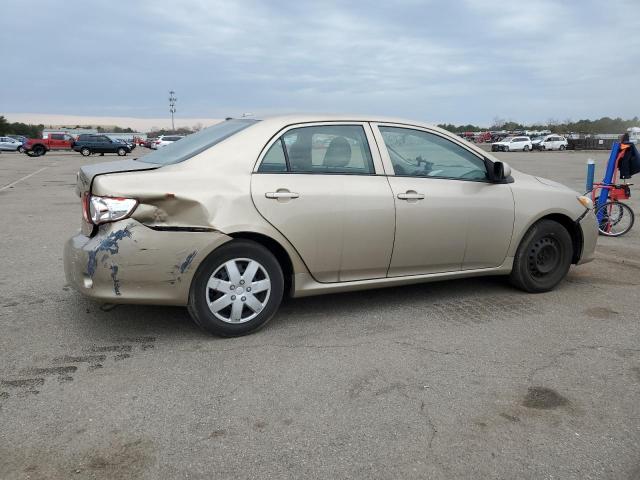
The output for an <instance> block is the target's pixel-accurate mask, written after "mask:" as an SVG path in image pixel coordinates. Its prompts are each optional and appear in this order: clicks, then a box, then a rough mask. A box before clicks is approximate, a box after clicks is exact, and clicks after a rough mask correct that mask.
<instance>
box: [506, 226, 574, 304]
mask: <svg viewBox="0 0 640 480" xmlns="http://www.w3.org/2000/svg"><path fill="white" fill-rule="evenodd" d="M572 258H573V243H572V241H571V235H569V232H568V231H567V229H566V228H564V227H563V226H562V225H560V224H559V223H558V222H554V221H553V220H540V221H539V222H537V223H535V224H534V225H532V226H531V228H529V230H528V231H527V233H526V234H525V236H524V238H523V239H522V241H521V242H520V245H519V246H518V251H517V252H516V256H515V258H514V261H513V269H512V270H511V275H510V277H509V279H510V281H511V283H512V284H513V285H515V286H516V287H518V288H519V289H521V290H524V291H525V292H530V293H541V292H548V291H549V290H553V288H555V286H556V285H558V284H559V283H560V282H561V281H562V279H564V277H565V276H566V275H567V272H568V271H569V267H570V266H571V260H572Z"/></svg>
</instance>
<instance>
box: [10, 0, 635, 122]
mask: <svg viewBox="0 0 640 480" xmlns="http://www.w3.org/2000/svg"><path fill="white" fill-rule="evenodd" d="M1 11H2V19H1V20H0V22H1V24H2V27H1V28H0V42H1V44H2V45H3V46H4V48H3V51H2V61H1V62H0V85H1V88H0V114H2V113H4V112H43V113H56V114H73V115H97V116H133V117H161V116H165V115H168V113H167V110H168V106H167V97H168V93H167V92H168V90H170V89H174V90H175V91H176V92H177V97H178V104H177V109H178V112H177V115H178V116H184V117H208V118H220V117H225V116H229V115H239V114H241V113H243V112H253V113H256V114H258V115H260V114H270V113H283V112H294V111H311V112H330V111H333V112H354V113H371V114H382V115H394V116H402V117H407V118H411V119H417V120H425V121H431V122H438V123H439V122H452V123H467V122H473V123H478V124H483V125H488V124H490V123H491V121H492V119H493V118H494V117H496V116H500V117H503V118H507V119H513V120H519V121H523V122H533V121H546V120H548V119H550V118H556V119H558V120H565V119H567V118H571V119H573V120H577V119H580V118H595V117H600V116H604V115H609V116H622V117H629V118H630V117H633V116H635V115H640V2H639V1H638V0H608V1H602V0H580V1H569V0H565V1H553V0H528V1H527V2H515V1H493V0H464V1H458V2H455V1H428V0H427V1H417V0H415V1H413V0H406V1H400V0H393V1H375V0H373V1H372V0H369V1H349V2H347V1H344V2H333V1H314V2H304V1H290V2H287V1H263V2H260V1H241V0H227V1H217V0H180V1H165V0H140V1H136V0H130V1H114V0H112V1H102V2H98V1H91V0H66V1H65V2H59V1H55V2H54V1H44V0H41V1H36V0H34V1H30V2H25V1H23V0H3V2H2V7H1Z"/></svg>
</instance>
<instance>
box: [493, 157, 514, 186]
mask: <svg viewBox="0 0 640 480" xmlns="http://www.w3.org/2000/svg"><path fill="white" fill-rule="evenodd" d="M492 173H493V175H492V177H493V178H492V180H493V181H494V182H501V181H503V180H504V179H505V178H509V177H510V176H511V167H510V166H509V164H508V163H506V162H493V172H492Z"/></svg>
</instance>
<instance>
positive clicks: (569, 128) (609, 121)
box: [0, 115, 640, 138]
mask: <svg viewBox="0 0 640 480" xmlns="http://www.w3.org/2000/svg"><path fill="white" fill-rule="evenodd" d="M438 126H439V127H440V128H444V129H445V130H448V131H450V132H453V133H462V132H478V131H484V130H509V131H512V130H538V131H539V130H551V131H552V132H553V133H569V132H574V133H623V132H625V131H626V130H627V129H628V128H630V127H640V119H638V117H637V116H636V117H633V118H631V119H629V120H623V119H622V118H620V117H618V118H611V117H602V118H600V119H598V120H578V121H576V122H574V121H572V120H565V121H563V122H561V121H558V120H554V119H550V120H548V121H547V122H546V123H535V124H524V123H519V122H516V121H513V120H505V119H502V118H500V117H496V118H494V119H493V122H492V124H491V126H490V127H488V128H487V127H483V126H479V125H472V124H467V125H454V124H451V123H443V124H439V125H438ZM44 128H45V126H44V125H42V124H40V125H32V124H26V123H22V122H13V123H10V122H8V121H7V119H6V118H5V117H4V116H2V115H0V135H24V136H25V137H29V138H40V137H42V130H43V129H44ZM74 128H92V127H91V126H87V125H85V126H81V125H76V126H75V127H74ZM201 129H202V125H201V124H197V125H194V126H193V127H191V128H187V127H182V128H178V129H176V130H169V129H164V128H162V129H160V128H157V127H153V128H152V129H151V131H150V132H149V133H148V136H149V137H159V136H160V135H189V134H190V133H194V132H197V131H199V130H201ZM97 130H98V132H113V133H134V130H132V129H131V128H129V127H127V128H123V127H118V126H114V127H108V128H107V127H102V126H98V127H97Z"/></svg>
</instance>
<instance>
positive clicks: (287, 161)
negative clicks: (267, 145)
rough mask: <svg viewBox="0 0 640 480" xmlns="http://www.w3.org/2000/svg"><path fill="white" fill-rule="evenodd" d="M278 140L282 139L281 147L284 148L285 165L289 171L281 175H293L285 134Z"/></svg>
mask: <svg viewBox="0 0 640 480" xmlns="http://www.w3.org/2000/svg"><path fill="white" fill-rule="evenodd" d="M278 138H279V139H280V146H281V147H282V152H283V153H284V163H285V164H286V165H287V171H286V172H280V173H291V163H289V152H288V151H287V145H286V144H285V143H284V133H283V134H282V135H280V137H278ZM273 143H274V145H275V142H273ZM263 160H264V158H263Z"/></svg>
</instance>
